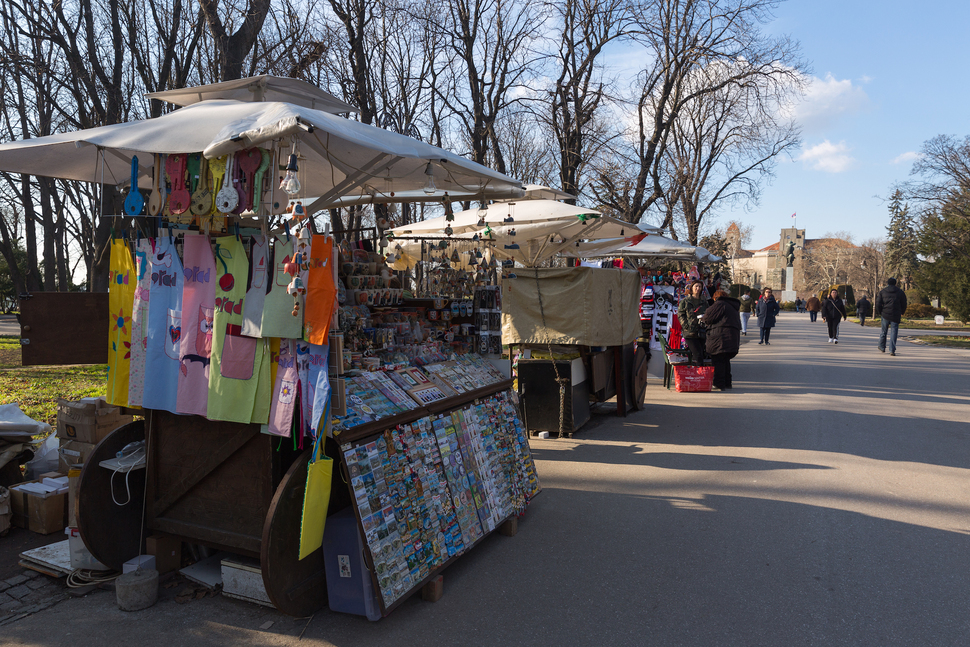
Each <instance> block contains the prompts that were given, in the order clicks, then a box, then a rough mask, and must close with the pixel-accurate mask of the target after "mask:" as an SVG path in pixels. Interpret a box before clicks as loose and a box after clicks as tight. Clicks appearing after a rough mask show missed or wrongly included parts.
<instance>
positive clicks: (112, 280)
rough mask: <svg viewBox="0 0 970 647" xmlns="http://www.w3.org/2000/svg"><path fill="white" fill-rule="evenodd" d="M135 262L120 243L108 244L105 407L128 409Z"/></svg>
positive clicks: (117, 241) (126, 246) (122, 242)
mask: <svg viewBox="0 0 970 647" xmlns="http://www.w3.org/2000/svg"><path fill="white" fill-rule="evenodd" d="M135 280H136V277H135V263H134V262H133V261H132V259H131V252H130V251H129V250H128V245H127V244H125V241H123V240H112V241H111V260H110V268H109V274H108V312H109V315H110V316H109V323H108V392H107V396H106V398H105V399H106V400H107V401H108V404H113V405H116V406H122V407H127V406H128V369H129V366H130V360H131V308H132V306H133V305H134V300H135Z"/></svg>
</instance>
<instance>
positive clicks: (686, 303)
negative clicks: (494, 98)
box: [677, 281, 707, 366]
mask: <svg viewBox="0 0 970 647" xmlns="http://www.w3.org/2000/svg"><path fill="white" fill-rule="evenodd" d="M703 292H704V284H703V283H701V282H700V281H694V282H693V283H691V284H690V293H689V294H687V295H686V296H684V298H683V299H681V300H680V304H679V305H678V306H677V318H678V319H679V320H680V328H681V331H682V334H683V336H684V341H685V342H687V348H688V349H689V351H690V361H691V363H692V364H696V365H698V366H700V365H701V364H703V363H704V324H703V323H702V322H701V319H703V317H704V311H705V310H707V299H705V298H704V296H703Z"/></svg>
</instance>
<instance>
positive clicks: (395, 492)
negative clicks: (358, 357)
mask: <svg viewBox="0 0 970 647" xmlns="http://www.w3.org/2000/svg"><path fill="white" fill-rule="evenodd" d="M507 387H508V383H507V382H504V383H501V384H498V385H496V386H494V387H491V388H485V389H480V390H477V391H475V392H470V393H467V394H465V395H464V396H456V397H454V398H449V399H447V400H443V401H441V402H440V403H439V404H440V407H441V408H440V409H439V410H438V411H437V412H434V413H433V412H432V411H431V410H429V409H425V408H419V409H415V410H413V411H411V412H409V413H408V414H402V415H399V416H398V417H397V418H396V419H394V418H391V419H386V420H379V421H377V423H378V425H377V426H376V427H375V426H374V425H370V426H366V427H362V428H360V429H354V430H353V432H344V433H341V434H338V435H337V440H338V442H339V443H340V453H341V459H342V463H341V468H342V469H344V470H346V472H345V474H344V478H345V480H346V481H347V482H348V484H349V488H350V491H351V493H352V499H353V503H352V507H353V509H354V514H355V515H356V518H357V521H358V523H359V524H360V529H361V536H362V537H364V538H365V539H364V541H365V544H366V546H367V551H366V555H365V560H366V562H367V564H368V569H369V570H370V572H371V577H372V580H373V583H374V590H375V591H377V592H378V598H379V603H380V607H381V611H382V613H383V614H384V615H386V614H387V613H389V612H390V611H391V610H393V609H394V608H395V607H396V606H398V605H399V604H400V603H401V602H403V601H404V600H405V599H407V597H408V596H409V595H410V594H411V593H412V592H414V591H415V590H417V589H418V588H420V587H421V586H423V585H424V584H425V583H427V582H429V581H430V580H431V579H432V578H434V577H435V576H436V575H437V574H438V573H439V572H440V571H441V570H443V569H444V568H446V567H447V566H448V565H449V564H450V563H451V562H452V561H454V560H455V559H456V558H458V557H459V556H460V555H462V554H464V553H465V552H467V551H468V550H469V549H471V547H472V546H474V545H475V544H476V543H478V541H480V540H481V539H482V538H483V537H484V536H485V535H487V534H489V533H490V532H491V531H493V530H495V529H496V528H497V527H498V526H499V525H500V524H502V523H503V522H504V521H506V520H507V519H509V518H511V517H513V516H516V515H520V514H522V513H523V512H524V511H525V508H526V506H527V505H528V502H529V501H530V500H531V499H532V498H533V497H534V496H535V495H536V494H538V493H539V491H540V488H539V482H538V479H537V477H536V473H535V465H534V463H533V460H532V455H531V452H530V450H529V444H528V439H527V438H526V434H525V429H524V427H523V426H522V424H521V422H520V421H519V418H518V414H517V410H516V406H515V404H514V403H513V401H512V397H513V395H512V392H511V391H509V390H508V389H507ZM468 398H473V399H472V400H469V399H468ZM435 408H437V407H435Z"/></svg>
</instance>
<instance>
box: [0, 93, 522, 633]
mask: <svg viewBox="0 0 970 647" xmlns="http://www.w3.org/2000/svg"><path fill="white" fill-rule="evenodd" d="M245 81H248V82H230V83H228V84H217V85H216V86H211V87H207V88H193V89H190V90H188V91H183V90H179V91H173V92H171V93H158V94H156V95H153V97H154V98H160V99H164V100H171V101H173V102H175V103H177V104H179V105H186V104H187V105H186V107H183V108H180V109H178V110H176V111H174V112H172V113H169V114H167V115H164V116H162V117H158V118H156V119H149V120H144V121H141V122H133V123H129V124H118V125H115V126H105V127H102V128H95V129H91V130H87V131H81V132H78V133H65V134H61V135H53V136H50V137H44V138H38V139H33V140H29V141H24V142H13V143H9V144H3V145H0V169H2V170H4V171H9V172H20V173H31V174H35V175H42V176H49V177H59V178H66V179H77V180H86V181H92V182H99V183H104V184H112V185H125V186H124V191H126V199H125V207H124V209H125V212H124V214H119V215H123V216H127V217H131V218H132V219H133V220H134V221H136V222H139V223H140V225H141V226H140V227H139V229H138V231H139V233H137V234H136V233H133V232H129V235H128V236H127V237H124V236H123V234H122V232H121V231H120V229H121V227H120V225H119V227H118V229H119V232H118V233H119V235H118V236H117V237H115V238H113V240H112V242H111V245H110V254H111V274H110V277H109V284H110V292H109V298H108V308H109V311H110V316H111V319H110V323H109V324H108V340H107V345H108V358H107V359H108V366H109V373H108V385H107V386H108V388H107V392H108V396H107V402H108V404H111V405H117V406H121V407H126V408H128V409H129V410H134V411H140V412H142V413H143V415H144V420H139V421H136V422H133V423H130V424H127V425H125V426H122V427H120V428H118V429H116V430H115V431H113V432H112V433H111V434H109V435H108V436H107V437H106V438H104V439H103V440H101V441H100V442H99V443H97V444H96V445H92V446H91V447H90V448H84V449H83V453H82V452H80V451H79V455H78V458H79V459H80V460H79V461H78V462H83V465H84V467H83V470H82V471H81V476H80V483H79V489H78V495H77V510H78V514H77V524H78V528H79V530H80V535H81V537H82V538H83V540H84V543H85V544H86V545H87V547H88V548H89V549H90V552H91V553H92V554H93V556H94V557H95V558H97V559H98V560H100V561H101V562H102V563H103V564H105V565H107V566H109V567H112V568H115V569H120V567H121V566H122V563H123V562H125V561H127V560H128V559H129V558H132V557H136V556H138V555H140V554H141V553H142V552H143V551H144V550H145V538H146V537H147V536H148V535H153V534H156V535H159V536H163V537H174V538H175V539H177V540H182V541H185V542H188V543H190V544H200V545H204V546H209V547H212V548H216V549H222V550H228V551H231V552H232V553H234V554H237V555H241V556H244V557H250V558H253V559H256V560H258V562H257V569H258V571H259V572H260V573H261V580H262V584H263V586H264V588H265V594H266V596H267V597H268V599H269V600H270V601H271V602H272V603H273V604H274V605H275V606H276V607H277V608H279V609H280V610H281V611H283V612H285V613H290V614H293V615H298V616H303V615H308V614H310V613H312V612H313V611H315V610H316V609H318V608H319V607H320V606H322V605H323V604H325V603H326V600H327V591H328V582H327V580H328V578H327V569H328V566H327V560H326V556H325V550H324V547H323V545H324V543H325V541H324V537H323V534H324V531H323V528H324V524H323V518H322V517H321V518H319V520H318V521H319V523H318V524H317V523H315V522H314V521H313V520H314V519H316V517H314V516H313V515H309V514H308V512H307V510H308V506H311V505H313V506H316V505H318V504H319V503H321V501H322V502H323V503H324V505H323V510H324V512H323V513H322V514H323V515H326V509H327V505H326V504H327V503H329V505H330V509H329V511H330V513H331V515H334V514H337V513H343V514H345V515H346V512H347V511H348V510H349V511H351V512H352V515H351V516H352V518H353V519H354V521H355V524H354V525H355V527H356V531H357V533H358V536H359V542H360V544H361V545H360V547H359V549H354V550H353V551H352V552H353V553H354V554H355V555H357V554H362V555H363V562H362V563H357V562H355V563H357V564H358V566H359V568H358V569H357V571H356V572H355V575H354V577H355V578H356V579H357V580H360V581H361V589H360V591H358V593H359V594H360V595H361V596H363V598H366V602H367V604H369V605H371V608H372V610H373V609H377V610H378V612H376V613H374V614H370V613H369V614H368V616H369V617H370V616H371V615H375V616H376V617H380V616H381V615H384V614H386V613H388V612H390V611H391V610H392V609H393V608H394V607H395V606H397V605H398V604H400V602H401V601H403V600H404V599H406V598H407V597H408V596H409V595H410V594H411V593H413V592H414V591H416V590H418V589H420V588H421V587H423V586H424V585H426V584H428V583H429V582H430V581H431V580H433V578H434V577H435V576H436V575H437V574H438V573H440V571H441V570H442V569H443V568H445V567H446V566H447V565H448V564H450V563H451V562H452V561H453V560H454V559H456V558H457V557H459V556H460V555H462V554H464V553H465V552H467V551H468V550H469V549H471V548H472V547H473V546H474V545H475V544H476V543H477V542H478V541H480V540H481V539H482V538H483V537H484V536H486V535H487V534H488V533H490V532H492V531H493V530H495V529H497V528H499V527H502V526H503V525H505V526H508V525H509V524H510V523H514V519H515V518H516V517H517V515H520V514H521V513H522V512H523V511H524V510H525V507H526V506H527V505H528V502H529V500H530V499H531V498H532V497H533V496H535V495H536V494H537V493H538V492H539V484H538V480H537V479H536V476H535V469H534V465H533V463H532V457H531V454H530V453H529V448H528V442H527V438H526V435H525V431H524V429H523V427H522V425H521V423H520V421H519V417H518V414H517V408H516V402H515V397H516V396H515V393H514V392H513V391H511V390H510V387H511V382H510V381H509V380H507V379H506V376H504V375H502V374H501V373H500V372H498V371H496V370H495V368H494V367H493V366H492V365H490V364H488V363H487V362H485V361H483V360H482V359H481V358H480V357H478V356H477V355H475V354H474V353H472V352H471V351H472V350H473V349H474V346H475V342H474V341H473V340H474V338H473V337H472V336H471V335H469V334H467V333H468V330H467V329H466V330H463V329H462V327H461V325H460V324H459V323H456V322H457V321H459V320H460V319H461V318H462V317H465V318H466V319H471V318H472V317H474V316H475V315H476V314H478V311H477V309H476V308H475V306H474V304H475V303H478V301H479V292H481V293H482V294H483V295H484V294H487V293H488V291H489V290H490V288H489V286H485V285H483V286H480V287H481V290H478V289H477V288H475V289H469V293H468V295H469V298H468V299H457V300H455V299H447V300H445V299H431V300H423V301H422V300H408V299H405V295H404V291H403V289H402V288H401V286H400V284H399V283H398V284H397V285H395V279H398V280H399V277H396V276H395V275H394V272H393V270H392V269H391V268H389V267H387V266H385V264H384V258H383V256H382V255H381V254H379V253H378V252H377V249H376V242H377V241H376V240H373V239H371V240H370V241H369V242H366V244H365V243H364V242H361V243H359V244H356V245H353V246H352V245H345V246H343V247H340V246H338V245H337V244H336V242H335V241H334V240H333V238H332V237H331V236H330V235H329V231H327V230H324V231H318V230H317V229H316V228H315V227H314V220H313V218H312V217H310V216H311V215H312V214H313V213H315V212H316V211H318V210H320V209H323V208H326V207H329V206H332V205H334V204H337V203H338V202H339V200H340V199H343V198H345V197H346V196H348V195H350V196H353V195H357V196H362V195H366V196H369V198H370V199H371V201H374V200H375V199H378V200H379V197H380V196H387V197H388V198H389V199H390V197H391V194H392V193H396V192H398V191H401V192H415V191H422V193H423V194H424V198H425V199H426V200H437V201H441V200H444V199H445V197H446V194H447V193H451V194H453V195H467V196H470V197H471V196H474V197H475V198H476V199H479V200H487V199H489V198H491V197H495V196H497V195H501V196H505V197H517V196H521V195H523V193H524V191H523V189H522V187H521V185H519V184H518V183H517V182H515V181H514V180H512V179H511V178H508V177H506V176H504V175H502V174H499V173H496V172H494V171H491V170H489V169H487V168H485V167H482V166H480V165H477V164H475V163H473V162H470V161H468V160H465V159H464V158H461V157H458V156H455V155H453V154H450V153H448V152H446V151H444V150H441V149H438V148H435V147H433V146H430V145H427V144H424V143H422V142H418V141H416V140H413V139H410V138H407V137H404V136H401V135H397V134H394V133H390V132H387V131H384V130H381V129H378V128H373V127H370V126H367V125H365V124H361V123H359V122H354V121H350V120H347V119H343V118H341V117H338V116H336V115H335V114H333V113H338V112H345V111H347V110H348V109H350V106H347V105H346V104H343V103H342V102H339V100H336V99H335V98H334V97H332V96H331V95H328V94H327V93H323V92H321V91H319V90H317V89H315V88H312V86H308V85H306V84H302V83H301V82H296V81H293V80H292V79H286V80H274V79H272V78H266V77H260V78H256V79H249V80H245ZM284 97H286V98H287V99H288V100H287V101H286V102H282V101H274V99H279V98H284ZM240 99H243V100H240ZM277 173H280V174H282V176H280V175H278V174H277ZM429 187H431V189H430V191H429ZM446 192H447V193H446ZM284 212H287V215H288V216H289V217H288V218H285V219H284V225H283V226H281V227H279V228H278V229H276V230H274V231H270V230H269V227H268V224H267V222H268V221H267V217H268V216H270V215H272V214H281V213H284ZM106 217H110V216H106ZM145 232H147V233H145ZM481 299H482V301H483V302H485V301H487V300H486V299H485V297H484V296H483V297H481ZM493 305H494V304H493ZM432 313H433V314H432ZM53 323H55V322H46V325H53ZM456 327H457V330H456V329H455V328H456ZM463 333H464V334H463ZM30 334H31V335H34V336H35V338H38V339H43V338H44V335H45V331H43V330H33V331H30ZM139 444H143V448H142V449H141V450H140V453H139V450H138V449H137V448H138V447H139ZM119 456H120V457H121V458H119ZM129 456H130V457H132V458H131V459H130V461H129V462H123V459H124V458H125V457H129ZM139 456H140V458H138V457H139ZM136 458H137V459H136ZM118 461H122V462H118ZM329 461H333V462H334V463H335V464H336V465H335V468H334V469H333V470H332V474H327V475H326V476H325V477H324V476H322V475H321V476H318V478H316V479H314V478H313V476H314V474H318V473H319V472H318V470H317V467H321V466H326V465H327V464H328V462H329ZM314 466H316V467H314ZM317 488H322V489H320V490H319V491H320V492H324V491H325V492H326V494H314V495H312V496H311V491H312V492H318V490H317ZM119 501H124V502H125V503H119ZM133 501H138V502H141V501H143V502H144V503H143V507H142V506H139V505H128V504H129V503H130V502H133ZM314 509H315V510H317V511H316V512H315V513H314V514H320V512H319V510H318V509H317V508H314ZM318 531H319V532H318ZM317 535H319V536H317ZM351 536H352V537H353V533H351ZM341 575H342V572H341ZM330 579H331V584H333V582H332V580H333V579H334V578H333V577H331V578H330ZM368 587H369V588H368ZM368 591H370V593H368ZM368 596H370V597H368ZM365 606H366V605H365Z"/></svg>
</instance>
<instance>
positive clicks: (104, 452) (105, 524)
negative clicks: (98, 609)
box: [77, 420, 145, 571]
mask: <svg viewBox="0 0 970 647" xmlns="http://www.w3.org/2000/svg"><path fill="white" fill-rule="evenodd" d="M139 440H145V422H144V421H143V420H136V421H135V422H131V423H128V424H127V425H123V426H121V427H118V428H117V429H115V430H114V431H112V432H111V433H110V434H108V435H107V436H105V438H104V440H102V441H101V442H100V443H98V446H97V447H95V448H94V451H92V452H91V453H90V454H89V455H88V457H87V460H86V461H85V463H84V468H83V469H82V470H81V480H80V482H79V483H78V491H77V527H78V530H79V531H80V533H81V539H83V540H84V545H85V546H87V548H88V550H89V551H91V555H93V556H94V558H95V559H97V560H98V561H99V562H101V563H102V564H104V565H105V566H107V567H108V568H111V569H114V570H116V571H120V570H122V566H123V565H124V563H125V562H127V561H128V560H129V559H131V558H133V557H136V556H138V555H140V554H141V553H142V551H141V540H142V537H143V536H144V533H143V532H142V530H143V528H142V518H143V515H142V505H143V501H144V497H145V469H144V468H142V469H137V470H132V471H131V472H129V473H127V474H126V473H124V472H119V473H117V474H115V473H114V472H113V471H112V470H110V469H108V468H105V467H101V465H100V463H101V461H105V460H109V459H112V458H115V454H117V453H118V452H119V451H121V449H122V448H123V447H124V446H125V445H127V444H128V443H133V442H136V441H139ZM112 494H113V495H114V499H113V500H112ZM116 501H117V502H118V503H124V505H117V504H116V503H115V502H116ZM126 502H127V503H126Z"/></svg>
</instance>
